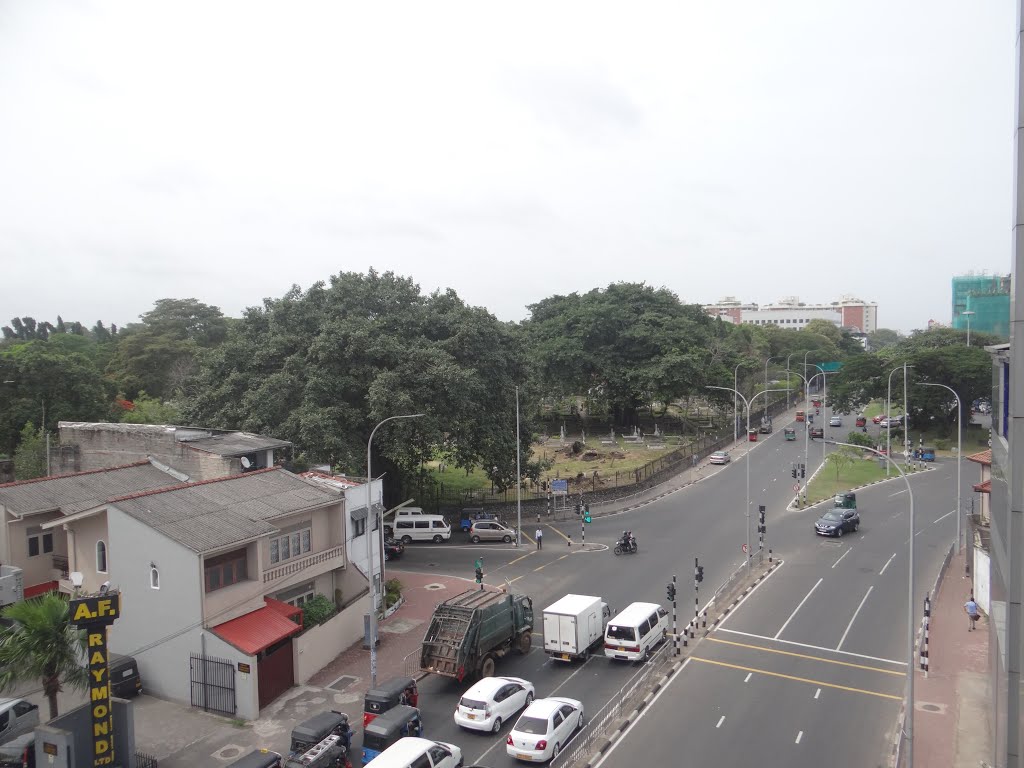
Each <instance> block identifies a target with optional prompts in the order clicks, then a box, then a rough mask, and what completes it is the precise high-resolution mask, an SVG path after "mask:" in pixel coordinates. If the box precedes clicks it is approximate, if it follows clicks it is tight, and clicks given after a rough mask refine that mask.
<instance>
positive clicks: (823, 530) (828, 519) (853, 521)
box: [814, 507, 860, 538]
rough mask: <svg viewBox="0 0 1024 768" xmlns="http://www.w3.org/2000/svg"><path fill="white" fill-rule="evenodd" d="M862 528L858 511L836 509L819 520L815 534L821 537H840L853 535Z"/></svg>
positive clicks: (815, 525) (815, 526)
mask: <svg viewBox="0 0 1024 768" xmlns="http://www.w3.org/2000/svg"><path fill="white" fill-rule="evenodd" d="M858 528H860V515H859V514H857V510H856V509H843V508H842V507H834V508H833V509H830V510H829V511H828V512H826V513H825V514H823V515H822V516H821V517H819V518H818V521H817V522H816V523H815V524H814V532H815V533H817V534H818V535H819V536H835V537H837V538H838V537H840V536H842V535H843V534H844V533H853V532H854V531H856V530H857V529H858Z"/></svg>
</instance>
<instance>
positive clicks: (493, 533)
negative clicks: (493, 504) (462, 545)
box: [469, 520, 516, 544]
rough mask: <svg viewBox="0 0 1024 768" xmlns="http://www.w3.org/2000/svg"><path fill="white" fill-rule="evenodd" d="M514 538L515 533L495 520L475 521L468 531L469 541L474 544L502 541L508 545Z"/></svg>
mask: <svg viewBox="0 0 1024 768" xmlns="http://www.w3.org/2000/svg"><path fill="white" fill-rule="evenodd" d="M515 538H516V532H515V531H514V530H512V529H511V528H509V527H507V526H504V525H502V524H501V523H499V522H498V521H497V520H475V521H474V522H473V525H472V526H471V527H470V529H469V540H470V541H472V542H473V543H474V544H479V543H480V542H481V541H504V542H505V543H506V544H510V543H511V542H513V541H515Z"/></svg>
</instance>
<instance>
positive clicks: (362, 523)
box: [352, 517, 366, 538]
mask: <svg viewBox="0 0 1024 768" xmlns="http://www.w3.org/2000/svg"><path fill="white" fill-rule="evenodd" d="M364 533H366V518H365V517H362V518H359V519H357V520H353V521H352V537H353V538H358V537H359V536H362V535H363V534H364Z"/></svg>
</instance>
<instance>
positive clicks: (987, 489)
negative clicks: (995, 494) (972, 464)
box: [971, 480, 992, 493]
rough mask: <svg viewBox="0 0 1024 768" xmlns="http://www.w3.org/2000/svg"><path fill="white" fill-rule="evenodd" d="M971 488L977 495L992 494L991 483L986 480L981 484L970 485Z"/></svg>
mask: <svg viewBox="0 0 1024 768" xmlns="http://www.w3.org/2000/svg"><path fill="white" fill-rule="evenodd" d="M971 487H972V488H973V489H974V490H976V491H977V492H978V493H992V481H991V480H986V481H985V482H983V483H978V484H977V485H972V486H971Z"/></svg>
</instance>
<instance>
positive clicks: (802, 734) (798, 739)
mask: <svg viewBox="0 0 1024 768" xmlns="http://www.w3.org/2000/svg"><path fill="white" fill-rule="evenodd" d="M803 737H804V732H803V731H800V733H798V734H797V735H796V743H797V744H799V743H800V739H802V738H803Z"/></svg>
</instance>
